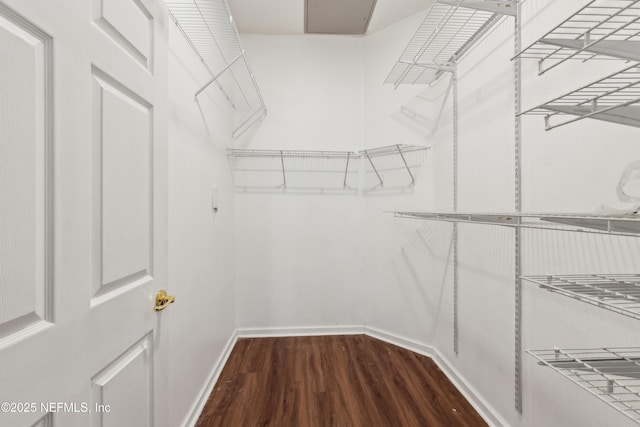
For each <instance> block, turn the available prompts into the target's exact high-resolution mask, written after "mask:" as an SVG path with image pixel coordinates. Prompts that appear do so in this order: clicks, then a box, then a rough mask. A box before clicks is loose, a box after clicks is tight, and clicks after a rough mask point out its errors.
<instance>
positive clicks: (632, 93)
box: [520, 64, 640, 130]
mask: <svg viewBox="0 0 640 427" xmlns="http://www.w3.org/2000/svg"><path fill="white" fill-rule="evenodd" d="M638 102H640V65H638V64H634V65H632V66H630V67H627V68H625V69H623V70H622V71H619V72H616V73H614V74H611V75H609V76H607V77H605V78H603V79H601V80H598V81H596V82H594V83H591V84H589V85H586V86H583V87H581V88H580V89H577V90H574V91H573V92H569V93H567V94H565V95H562V96H559V97H558V98H555V99H553V100H551V101H549V102H546V103H544V104H541V105H538V106H537V107H534V108H531V109H529V110H526V111H523V112H522V113H520V114H521V115H522V114H534V115H543V116H544V119H545V128H546V130H550V129H554V128H557V127H559V126H563V125H566V124H569V123H573V122H577V121H578V120H582V119H586V118H592V119H598V120H603V121H607V122H612V123H618V124H622V125H627V126H634V127H640V106H638V105H633V104H637V103H638ZM568 116H571V117H568Z"/></svg>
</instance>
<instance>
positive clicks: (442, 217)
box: [394, 212, 640, 236]
mask: <svg viewBox="0 0 640 427" xmlns="http://www.w3.org/2000/svg"><path fill="white" fill-rule="evenodd" d="M394 215H395V216H396V217H397V218H411V219H421V220H428V221H444V222H457V223H473V224H484V225H499V226H503V227H514V228H531V229H542V230H557V231H572V232H583V233H595V234H609V235H617V236H638V235H640V217H638V216H634V217H605V216H597V215H586V214H564V213H521V212H518V213H516V212H510V213H481V212H474V213H469V212H394Z"/></svg>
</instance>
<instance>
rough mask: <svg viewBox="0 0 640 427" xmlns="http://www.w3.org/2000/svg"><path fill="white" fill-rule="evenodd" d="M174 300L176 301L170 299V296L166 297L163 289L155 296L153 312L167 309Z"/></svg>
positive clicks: (173, 298)
mask: <svg viewBox="0 0 640 427" xmlns="http://www.w3.org/2000/svg"><path fill="white" fill-rule="evenodd" d="M175 300H176V298H175V297H172V296H171V295H167V291H165V290H164V289H160V290H159V291H158V293H157V294H156V307H155V310H156V311H161V310H164V309H165V308H167V307H169V304H171V303H173V302H174V301H175Z"/></svg>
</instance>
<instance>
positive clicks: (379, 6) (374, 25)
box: [228, 0, 433, 34]
mask: <svg viewBox="0 0 640 427" xmlns="http://www.w3.org/2000/svg"><path fill="white" fill-rule="evenodd" d="M228 2H229V7H230V8H231V14H232V15H233V19H234V21H235V23H236V26H237V27H238V31H240V32H241V33H257V34H304V0H228ZM432 2H433V1H432V0H377V3H376V7H375V10H374V11H373V16H372V17H371V22H370V23H369V30H368V31H367V33H374V32H376V31H378V30H380V29H382V28H385V27H386V26H388V25H391V24H393V23H394V22H397V21H400V20H401V19H404V18H406V17H408V16H411V15H413V14H415V13H417V12H419V11H421V10H425V9H426V8H428V7H429V6H430V5H431V3H432Z"/></svg>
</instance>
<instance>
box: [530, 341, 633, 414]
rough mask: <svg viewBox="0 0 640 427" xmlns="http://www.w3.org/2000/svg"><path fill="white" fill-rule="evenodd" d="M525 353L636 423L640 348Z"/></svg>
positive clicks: (532, 351)
mask: <svg viewBox="0 0 640 427" xmlns="http://www.w3.org/2000/svg"><path fill="white" fill-rule="evenodd" d="M527 353H529V354H530V355H531V356H533V357H535V358H536V359H537V360H538V361H539V362H538V363H539V364H540V365H542V366H546V367H549V368H551V369H553V370H554V371H555V372H557V373H559V374H561V375H562V376H564V377H565V378H567V379H569V380H571V381H572V382H573V383H574V384H576V385H578V386H580V387H581V388H583V389H584V390H586V391H588V392H589V393H591V394H593V395H594V396H596V397H597V398H599V399H600V400H602V401H604V402H606V403H607V404H608V405H610V406H612V407H613V408H615V409H616V410H618V411H619V412H620V413H622V414H624V415H625V416H626V417H628V418H630V419H632V420H633V421H635V422H636V423H639V424H640V348H635V347H627V348H594V349H571V350H563V349H559V348H555V349H552V350H527Z"/></svg>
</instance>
